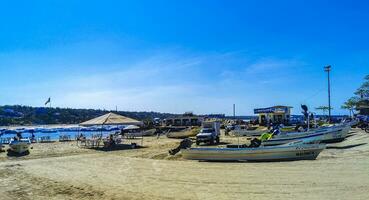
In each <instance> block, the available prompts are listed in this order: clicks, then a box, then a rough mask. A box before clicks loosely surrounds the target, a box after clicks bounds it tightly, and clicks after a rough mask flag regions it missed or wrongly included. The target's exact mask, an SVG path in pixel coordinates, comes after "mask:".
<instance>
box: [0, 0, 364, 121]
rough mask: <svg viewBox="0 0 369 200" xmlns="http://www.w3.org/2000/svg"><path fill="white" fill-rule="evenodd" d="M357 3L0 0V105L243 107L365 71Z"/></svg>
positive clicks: (342, 87)
mask: <svg viewBox="0 0 369 200" xmlns="http://www.w3.org/2000/svg"><path fill="white" fill-rule="evenodd" d="M368 9H369V3H368V1H354V2H352V1H246V0H245V1H237V0H234V1H215V0H213V1H204V0H200V1H190V0H187V1H180V0H178V1H169V0H168V1H78V2H77V1H2V2H1V6H0V24H1V25H0V75H1V79H0V104H1V105H4V104H6V105H9V104H10V105H13V104H22V105H32V106H42V105H43V103H44V102H45V101H46V99H47V98H48V97H49V96H51V98H52V105H53V106H58V107H72V108H101V109H115V106H118V108H119V110H128V111H159V112H173V113H182V112H185V111H193V112H195V113H199V114H202V113H225V114H231V113H232V104H233V103H235V104H236V106H237V114H238V115H249V114H253V108H257V107H267V106H272V105H276V104H283V105H290V106H293V107H294V108H295V109H293V112H294V113H300V108H299V106H300V104H302V103H303V104H307V105H309V106H310V107H311V108H314V107H317V106H321V105H327V86H326V74H325V73H324V71H323V67H324V66H325V65H327V64H330V65H332V74H331V75H332V105H333V107H334V110H333V113H334V114H347V113H348V112H347V111H344V110H341V109H340V108H339V107H340V106H341V105H342V103H343V102H344V101H345V100H346V99H347V98H349V97H351V96H352V95H353V92H354V91H355V89H356V88H357V87H359V86H360V84H361V82H362V80H363V77H364V76H365V75H366V74H369V56H368V55H369V37H368V36H369V26H368V24H369V12H368Z"/></svg>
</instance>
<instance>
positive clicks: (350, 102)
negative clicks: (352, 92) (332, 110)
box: [341, 97, 358, 117]
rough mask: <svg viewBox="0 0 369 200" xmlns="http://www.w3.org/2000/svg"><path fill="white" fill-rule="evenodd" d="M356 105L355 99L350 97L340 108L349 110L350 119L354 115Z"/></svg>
mask: <svg viewBox="0 0 369 200" xmlns="http://www.w3.org/2000/svg"><path fill="white" fill-rule="evenodd" d="M357 103H358V99H357V98H356V97H351V98H350V99H348V100H347V101H346V102H345V103H343V105H342V106H341V108H342V109H347V110H349V112H350V117H351V116H352V115H353V114H354V110H355V108H356V105H357ZM351 113H352V115H351Z"/></svg>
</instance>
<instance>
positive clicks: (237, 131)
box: [230, 125, 268, 137]
mask: <svg viewBox="0 0 369 200" xmlns="http://www.w3.org/2000/svg"><path fill="white" fill-rule="evenodd" d="M265 132H268V128H266V127H264V128H259V127H247V126H240V125H237V126H235V128H234V130H232V131H231V132H230V134H231V135H234V136H249V137H250V136H260V135H261V134H263V133H265Z"/></svg>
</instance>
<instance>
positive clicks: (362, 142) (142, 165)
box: [0, 129, 369, 200]
mask: <svg viewBox="0 0 369 200" xmlns="http://www.w3.org/2000/svg"><path fill="white" fill-rule="evenodd" d="M353 130H354V133H351V135H350V137H348V138H347V139H346V140H345V141H343V142H341V143H336V144H329V145H328V148H327V149H326V150H324V151H323V152H322V153H321V154H320V155H319V157H318V158H317V160H313V161H294V162H267V163H253V162H232V163H224V162H197V161H188V160H183V159H182V158H181V156H180V155H177V156H174V157H173V156H169V155H168V150H169V149H171V148H174V147H175V146H176V145H178V143H179V142H180V140H177V139H168V138H166V137H165V136H163V137H161V138H160V139H156V137H147V138H145V142H144V146H145V148H141V149H125V150H118V151H100V150H94V149H85V148H80V147H78V146H77V143H76V142H75V141H74V142H65V143H62V142H54V143H46V144H33V145H32V146H33V149H31V153H30V154H29V155H28V156H25V157H7V156H6V152H2V153H0V177H1V178H0V193H1V194H2V197H1V199H4V200H10V199H90V200H91V199H234V198H238V199H249V198H252V199H270V198H273V199H367V198H368V197H369V194H368V193H367V191H368V190H369V168H368V167H367V166H369V147H368V145H367V143H368V142H369V134H367V133H365V132H363V131H361V130H359V129H353ZM223 141H224V142H225V143H228V142H229V143H236V142H237V138H232V137H223Z"/></svg>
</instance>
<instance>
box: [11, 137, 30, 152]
mask: <svg viewBox="0 0 369 200" xmlns="http://www.w3.org/2000/svg"><path fill="white" fill-rule="evenodd" d="M30 146H31V142H30V141H29V140H21V141H11V142H10V143H9V148H10V149H9V150H10V151H12V152H15V153H19V154H22V153H25V152H27V151H29V147H30Z"/></svg>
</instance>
